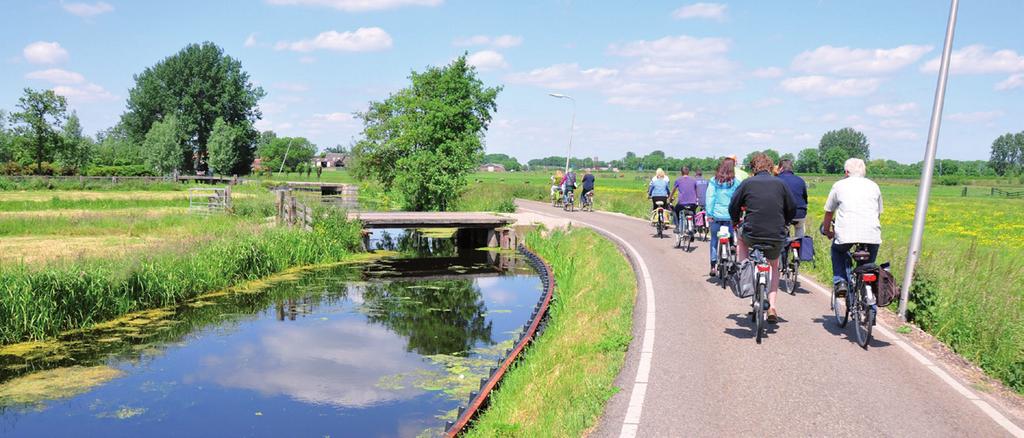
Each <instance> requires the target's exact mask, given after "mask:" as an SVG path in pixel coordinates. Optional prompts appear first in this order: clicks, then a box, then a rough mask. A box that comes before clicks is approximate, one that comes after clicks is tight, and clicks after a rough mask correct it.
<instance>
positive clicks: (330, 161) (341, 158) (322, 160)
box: [313, 152, 352, 168]
mask: <svg viewBox="0 0 1024 438" xmlns="http://www.w3.org/2000/svg"><path fill="white" fill-rule="evenodd" d="M351 163H352V156H351V155H349V154H339V153H335V152H328V153H326V154H324V156H322V157H313V167H337V168H344V167H348V165H349V164H351Z"/></svg>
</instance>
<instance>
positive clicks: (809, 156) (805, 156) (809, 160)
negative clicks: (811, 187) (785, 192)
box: [793, 148, 821, 173]
mask: <svg viewBox="0 0 1024 438" xmlns="http://www.w3.org/2000/svg"><path fill="white" fill-rule="evenodd" d="M793 167H795V169H796V171H797V172H800V173H818V172H821V156H820V154H819V153H818V150H817V149H813V148H808V149H804V150H802V151H800V153H799V154H797V158H796V163H793Z"/></svg>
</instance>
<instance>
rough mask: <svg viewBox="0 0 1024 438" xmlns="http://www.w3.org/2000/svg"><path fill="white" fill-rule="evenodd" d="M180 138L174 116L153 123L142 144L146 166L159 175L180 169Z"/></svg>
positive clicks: (181, 147) (181, 148)
mask: <svg viewBox="0 0 1024 438" xmlns="http://www.w3.org/2000/svg"><path fill="white" fill-rule="evenodd" d="M182 140H183V139H182V136H181V132H180V131H179V129H178V120H177V119H176V118H175V117H174V116H168V117H167V118H166V119H164V120H161V121H158V122H156V123H153V127H151V128H149V132H147V133H146V140H145V141H144V142H143V146H142V150H143V156H144V157H145V161H146V166H147V167H149V168H150V169H153V170H155V171H156V172H157V173H158V174H161V175H166V174H169V173H171V172H173V171H175V170H178V169H180V168H181V164H182V160H181V157H182V150H183V146H182Z"/></svg>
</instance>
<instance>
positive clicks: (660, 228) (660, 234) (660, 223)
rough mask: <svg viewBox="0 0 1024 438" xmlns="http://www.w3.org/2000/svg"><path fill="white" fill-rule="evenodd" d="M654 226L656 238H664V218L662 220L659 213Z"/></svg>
mask: <svg viewBox="0 0 1024 438" xmlns="http://www.w3.org/2000/svg"><path fill="white" fill-rule="evenodd" d="M656 227H658V238H659V239H662V238H664V237H665V222H664V220H663V218H662V217H661V215H660V214H659V215H658V224H657V225H656Z"/></svg>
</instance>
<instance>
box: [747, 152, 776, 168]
mask: <svg viewBox="0 0 1024 438" xmlns="http://www.w3.org/2000/svg"><path fill="white" fill-rule="evenodd" d="M757 154H765V155H767V156H768V158H771V159H772V162H773V163H775V164H778V163H779V152H778V151H776V150H775V149H771V148H769V149H765V150H763V151H754V152H751V153H749V154H747V156H746V157H745V158H743V163H744V164H745V165H746V166H747V168H748V169H749V167H750V161H751V160H753V159H754V156H755V155H757Z"/></svg>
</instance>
